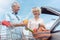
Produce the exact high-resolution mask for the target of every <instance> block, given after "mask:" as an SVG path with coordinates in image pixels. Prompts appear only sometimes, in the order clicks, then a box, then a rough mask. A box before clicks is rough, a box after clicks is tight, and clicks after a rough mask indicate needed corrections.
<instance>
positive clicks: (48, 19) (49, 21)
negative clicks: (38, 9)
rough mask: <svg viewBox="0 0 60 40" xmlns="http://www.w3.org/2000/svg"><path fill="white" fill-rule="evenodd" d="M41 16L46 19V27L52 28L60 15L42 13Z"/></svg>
mask: <svg viewBox="0 0 60 40" xmlns="http://www.w3.org/2000/svg"><path fill="white" fill-rule="evenodd" d="M41 18H42V19H43V20H44V23H45V27H46V29H48V30H50V28H51V26H52V25H53V24H54V23H55V21H56V20H57V19H58V18H59V17H58V16H55V15H49V14H41Z"/></svg>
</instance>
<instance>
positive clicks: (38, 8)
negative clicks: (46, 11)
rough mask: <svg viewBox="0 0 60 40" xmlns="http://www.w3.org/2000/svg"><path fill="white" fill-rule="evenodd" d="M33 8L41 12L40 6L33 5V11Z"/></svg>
mask: <svg viewBox="0 0 60 40" xmlns="http://www.w3.org/2000/svg"><path fill="white" fill-rule="evenodd" d="M34 10H38V11H39V12H40V13H41V8H40V7H33V8H32V11H34Z"/></svg>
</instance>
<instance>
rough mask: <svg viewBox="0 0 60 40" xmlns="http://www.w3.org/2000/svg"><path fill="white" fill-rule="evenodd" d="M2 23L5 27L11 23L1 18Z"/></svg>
mask: <svg viewBox="0 0 60 40" xmlns="http://www.w3.org/2000/svg"><path fill="white" fill-rule="evenodd" d="M2 25H5V26H6V27H10V26H11V23H10V22H9V21H6V20H3V21H2Z"/></svg>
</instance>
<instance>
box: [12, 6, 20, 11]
mask: <svg viewBox="0 0 60 40" xmlns="http://www.w3.org/2000/svg"><path fill="white" fill-rule="evenodd" d="M12 9H13V11H14V12H18V11H19V9H20V6H19V5H14V7H13V8H12Z"/></svg>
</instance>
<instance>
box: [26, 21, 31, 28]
mask: <svg viewBox="0 0 60 40" xmlns="http://www.w3.org/2000/svg"><path fill="white" fill-rule="evenodd" d="M27 27H28V28H31V21H30V20H29V21H28V26H27Z"/></svg>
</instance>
